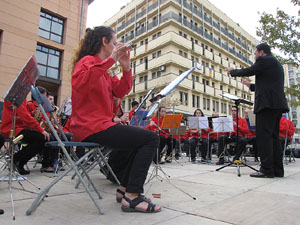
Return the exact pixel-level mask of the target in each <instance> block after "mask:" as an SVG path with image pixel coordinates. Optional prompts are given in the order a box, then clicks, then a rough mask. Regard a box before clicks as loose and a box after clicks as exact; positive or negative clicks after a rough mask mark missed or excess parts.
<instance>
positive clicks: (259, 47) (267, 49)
mask: <svg viewBox="0 0 300 225" xmlns="http://www.w3.org/2000/svg"><path fill="white" fill-rule="evenodd" d="M256 49H257V51H261V50H263V51H264V53H266V54H267V55H272V53H271V48H270V46H269V45H268V44H266V43H261V44H259V45H257V46H256Z"/></svg>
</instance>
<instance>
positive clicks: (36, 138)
mask: <svg viewBox="0 0 300 225" xmlns="http://www.w3.org/2000/svg"><path fill="white" fill-rule="evenodd" d="M16 116H17V117H16V126H15V136H18V135H21V134H22V135H23V136H24V138H23V141H25V142H26V144H27V145H26V146H25V147H23V148H22V149H21V150H19V151H18V152H17V153H15V154H14V164H15V167H16V169H17V171H18V172H19V173H20V174H21V175H26V174H29V173H30V171H27V170H25V169H24V165H25V164H26V163H27V162H28V161H29V160H30V159H31V158H33V157H34V156H35V155H36V154H38V153H42V150H43V148H44V143H45V141H49V140H50V135H49V133H48V132H47V131H45V130H44V129H43V128H42V127H41V126H40V124H39V123H38V122H36V121H35V120H34V118H33V117H32V116H31V114H30V112H29V111H28V109H27V101H26V99H25V100H24V102H23V103H22V105H21V106H20V107H18V108H17V109H16ZM12 120H13V108H12V104H11V103H9V102H7V101H4V107H3V114H2V125H1V133H2V134H3V135H4V136H5V138H9V133H10V130H11V124H12Z"/></svg>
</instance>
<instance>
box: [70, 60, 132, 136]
mask: <svg viewBox="0 0 300 225" xmlns="http://www.w3.org/2000/svg"><path fill="white" fill-rule="evenodd" d="M114 63H115V61H114V60H113V59H112V58H107V59H105V60H102V59H101V58H99V57H98V56H96V55H95V56H90V55H88V56H85V57H83V58H81V59H80V60H79V62H77V63H76V65H75V67H74V72H73V75H72V120H71V124H70V130H71V132H72V133H73V134H74V141H82V140H84V139H85V138H87V137H88V136H90V135H92V134H94V133H98V132H100V131H103V130H106V129H108V128H109V127H111V126H114V125H116V123H114V122H113V117H114V113H113V111H114V98H113V97H116V98H122V97H124V96H125V95H126V94H128V93H129V92H130V90H131V88H132V82H133V77H132V74H131V71H130V72H123V76H122V78H121V79H120V80H119V78H118V77H117V76H113V77H112V76H111V75H110V74H109V73H108V72H107V70H108V69H109V68H110V67H111V66H112V65H113V64H114Z"/></svg>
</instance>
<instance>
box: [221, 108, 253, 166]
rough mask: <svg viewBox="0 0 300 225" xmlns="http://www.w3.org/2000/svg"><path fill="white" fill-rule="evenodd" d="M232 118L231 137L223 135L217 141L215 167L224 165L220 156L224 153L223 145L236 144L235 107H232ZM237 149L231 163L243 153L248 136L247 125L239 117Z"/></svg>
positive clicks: (222, 157) (222, 156)
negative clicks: (217, 158)
mask: <svg viewBox="0 0 300 225" xmlns="http://www.w3.org/2000/svg"><path fill="white" fill-rule="evenodd" d="M232 117H233V127H234V132H233V133H232V134H231V135H227V134H225V135H223V136H221V137H219V139H218V157H219V161H218V162H217V165H222V164H224V155H222V153H223V151H224V147H225V146H224V145H225V144H227V143H230V142H236V141H237V109H236V106H232ZM238 119H239V138H238V141H239V149H236V150H235V156H234V157H233V161H235V160H237V159H239V158H240V156H241V154H242V153H243V151H245V149H246V144H247V140H246V138H245V136H246V135H247V134H248V123H247V121H246V120H245V119H244V118H242V117H239V118H238Z"/></svg>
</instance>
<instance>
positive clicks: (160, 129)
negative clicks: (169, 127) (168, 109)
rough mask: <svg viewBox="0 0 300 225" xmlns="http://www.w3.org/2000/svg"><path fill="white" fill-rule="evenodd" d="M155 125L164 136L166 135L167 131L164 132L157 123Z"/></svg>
mask: <svg viewBox="0 0 300 225" xmlns="http://www.w3.org/2000/svg"><path fill="white" fill-rule="evenodd" d="M153 125H154V126H155V127H156V128H157V129H158V130H159V131H160V132H162V133H163V134H165V133H166V132H165V131H163V129H161V128H160V127H159V126H157V124H156V123H153Z"/></svg>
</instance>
